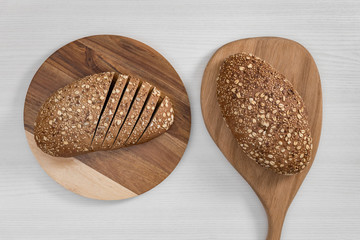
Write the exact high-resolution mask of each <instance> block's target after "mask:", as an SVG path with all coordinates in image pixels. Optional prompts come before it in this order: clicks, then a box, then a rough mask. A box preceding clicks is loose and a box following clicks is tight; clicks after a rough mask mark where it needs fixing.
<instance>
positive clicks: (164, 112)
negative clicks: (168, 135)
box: [137, 96, 174, 143]
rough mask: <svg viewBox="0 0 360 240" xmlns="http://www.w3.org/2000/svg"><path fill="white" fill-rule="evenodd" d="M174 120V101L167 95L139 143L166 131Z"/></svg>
mask: <svg viewBox="0 0 360 240" xmlns="http://www.w3.org/2000/svg"><path fill="white" fill-rule="evenodd" d="M173 122H174V109H173V105H172V102H171V101H170V99H169V98H168V97H167V96H166V97H165V98H164V100H163V101H162V102H161V104H160V106H159V107H158V108H157V110H156V112H155V115H154V116H153V117H152V119H151V122H150V124H149V125H148V127H147V128H146V130H145V132H144V133H143V135H142V136H141V137H140V139H139V141H138V142H137V143H144V142H147V141H149V140H151V139H153V138H154V137H155V136H159V135H161V134H163V133H164V132H166V131H167V130H168V129H169V128H170V126H171V125H172V124H173Z"/></svg>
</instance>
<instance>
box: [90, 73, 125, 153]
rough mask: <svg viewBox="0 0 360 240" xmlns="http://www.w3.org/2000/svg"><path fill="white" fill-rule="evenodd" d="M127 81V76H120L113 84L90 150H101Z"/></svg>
mask: <svg viewBox="0 0 360 240" xmlns="http://www.w3.org/2000/svg"><path fill="white" fill-rule="evenodd" d="M127 79H128V76H126V75H122V74H120V75H118V78H117V80H116V82H115V83H114V87H113V88H112V90H111V93H110V97H109V99H108V101H107V104H106V106H105V108H104V112H103V114H102V115H101V118H100V121H99V124H98V127H97V129H96V131H95V136H94V138H93V140H92V143H91V148H92V150H94V151H96V150H99V149H101V146H102V143H103V141H104V139H105V136H106V133H107V130H108V128H109V126H110V124H111V121H112V119H113V117H114V114H115V112H116V108H117V105H118V103H119V100H120V98H121V95H122V94H123V91H124V88H125V86H126V84H127Z"/></svg>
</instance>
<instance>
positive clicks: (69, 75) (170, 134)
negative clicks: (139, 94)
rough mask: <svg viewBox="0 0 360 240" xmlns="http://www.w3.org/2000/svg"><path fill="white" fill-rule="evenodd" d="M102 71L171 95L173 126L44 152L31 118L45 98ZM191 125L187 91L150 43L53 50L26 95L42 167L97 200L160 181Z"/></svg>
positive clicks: (111, 42)
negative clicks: (99, 146) (132, 141)
mask: <svg viewBox="0 0 360 240" xmlns="http://www.w3.org/2000/svg"><path fill="white" fill-rule="evenodd" d="M106 71H114V72H121V73H125V74H131V75H134V76H137V77H139V78H142V79H144V80H145V81H148V82H149V83H151V84H152V85H154V86H156V87H158V88H159V89H160V90H161V91H162V93H163V94H164V95H167V96H169V97H170V99H171V100H172V102H173V104H174V111H175V119H174V124H173V125H172V127H171V128H170V129H169V130H168V131H167V132H166V133H165V134H163V135H161V136H159V137H157V138H155V139H153V140H151V141H149V142H147V143H143V144H139V145H135V146H131V147H126V148H122V149H119V150H113V151H99V152H93V153H88V154H84V155H80V156H76V157H72V158H57V157H52V156H50V155H47V154H45V153H43V152H42V151H41V150H40V149H39V148H38V147H37V145H36V143H35V140H34V136H33V132H34V122H35V119H36V116H37V113H38V110H39V109H40V107H41V105H42V104H43V102H44V101H45V100H46V99H47V98H48V97H49V96H50V95H51V94H52V93H53V92H54V91H55V90H57V89H59V88H61V87H64V86H65V85H67V84H69V83H71V82H73V81H74V80H77V79H79V78H82V77H85V76H87V75H91V74H95V73H100V72H106ZM190 124H191V115H190V103H189V99H188V95H187V93H186V89H185V87H184V84H183V82H182V81H181V79H180V77H179V75H178V74H177V73H176V71H175V69H174V68H173V67H172V66H171V65H170V63H169V62H168V61H167V60H166V59H165V58H164V57H163V56H161V55H160V54H159V53H158V52H157V51H155V50H154V49H152V48H151V47H149V46H147V45H145V44H143V43H141V42H139V41H136V40H134V39H130V38H126V37H121V36H115V35H97V36H90V37H85V38H82V39H79V40H76V41H74V42H71V43H69V44H67V45H65V46H64V47H62V48H60V49H59V50H57V51H56V52H55V53H53V54H52V55H51V56H50V57H49V58H48V59H47V60H46V61H45V62H44V63H43V64H42V65H41V67H40V68H39V70H38V71H37V72H36V74H35V76H34V78H33V79H32V81H31V83H30V86H29V89H28V92H27V95H26V99H25V107H24V127H25V134H26V137H27V140H28V142H29V145H30V148H31V150H32V152H33V153H34V155H35V157H36V159H37V160H38V162H39V163H40V166H41V167H42V168H43V169H44V170H45V171H46V172H47V174H48V175H49V176H50V177H52V178H53V179H54V180H55V181H56V182H58V183H59V184H60V185H62V186H63V187H65V188H66V189H68V190H70V191H72V192H74V193H77V194H80V195H82V196H85V197H88V198H94V199H100V200H118V199H126V198H131V197H134V196H137V195H140V194H142V193H144V192H146V191H148V190H150V189H152V188H153V187H155V186H156V185H158V184H159V183H160V182H162V181H163V180H164V179H165V178H166V177H167V176H169V174H170V173H171V172H172V171H173V170H174V169H175V167H176V165H177V164H178V163H179V161H180V159H181V157H182V155H183V154H184V151H185V148H186V146H187V142H188V140H189V135H190Z"/></svg>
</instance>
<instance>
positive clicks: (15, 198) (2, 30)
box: [0, 0, 360, 240]
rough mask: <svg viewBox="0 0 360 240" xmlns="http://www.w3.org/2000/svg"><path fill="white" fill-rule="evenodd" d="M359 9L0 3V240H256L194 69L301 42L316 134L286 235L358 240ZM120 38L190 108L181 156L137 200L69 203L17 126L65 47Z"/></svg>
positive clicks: (280, 1)
mask: <svg viewBox="0 0 360 240" xmlns="http://www.w3.org/2000/svg"><path fill="white" fill-rule="evenodd" d="M359 12H360V2H359V1H357V0H347V1H330V0H329V1H324V0H320V1H313V0H302V1H288V0H274V1H258V0H252V1H236V0H233V1H209V0H201V1H194V0H184V1H173V2H171V1H167V0H157V1H115V0H114V1H89V0H86V1H85V0H83V1H75V0H72V1H49V0H32V1H26V0H2V1H0V76H1V78H0V81H1V82H0V83H1V88H0V136H1V137H0V146H1V147H0V149H1V159H0V239H38V240H41V239H134V240H135V239H154V240H155V239H156V240H159V239H161V240H168V239H203V240H208V239H221V240H223V239H264V238H265V236H266V231H267V220H266V215H265V212H264V210H263V208H262V206H261V204H260V202H259V200H258V199H257V197H256V195H255V194H254V192H253V191H252V190H251V188H250V187H249V186H248V185H247V183H246V182H245V181H244V180H243V179H242V178H241V176H240V175H238V173H237V172H236V171H235V170H234V169H233V168H232V167H231V166H230V164H229V163H228V162H227V161H226V159H225V158H224V157H223V156H222V154H221V152H220V151H219V150H218V149H217V147H216V146H215V144H214V143H213V142H212V139H211V138H210V136H209V134H208V133H207V131H206V128H205V125H204V123H203V120H202V116H201V111H200V85H201V78H202V73H203V70H204V68H205V65H206V64H207V62H208V60H209V58H210V56H211V55H212V54H213V53H214V51H215V50H216V49H217V48H219V47H220V46H221V45H223V44H225V43H227V42H229V41H233V40H236V39H240V38H247V37H256V36H280V37H285V38H290V39H293V40H295V41H298V42H300V43H301V44H303V45H304V46H305V47H307V49H308V50H309V51H310V52H311V53H312V55H313V57H314V59H315V61H316V62H317V65H318V68H319V71H320V75H321V80H322V87H323V97H324V99H323V100H324V114H323V131H322V139H321V141H320V146H319V151H318V154H317V157H316V160H315V163H314V165H313V167H312V170H311V171H310V173H309V175H308V177H307V178H306V179H305V182H304V184H303V186H302V187H301V189H300V191H299V193H298V195H297V197H296V198H295V200H294V202H293V204H292V206H291V208H290V209H289V212H288V215H287V218H286V220H285V224H284V228H283V239H301V240H303V239H360V173H359V172H360V146H359V144H360V93H359V91H360V14H359ZM94 34H118V35H123V36H128V37H131V38H135V39H137V40H140V41H142V42H144V43H146V44H148V45H150V46H152V47H153V48H155V49H156V50H158V51H159V52H160V53H161V54H163V55H164V56H165V57H166V58H167V59H168V60H169V61H170V62H171V64H172V65H173V66H174V67H175V69H176V70H177V71H178V73H179V75H180V76H181V78H182V80H183V81H184V83H185V86H186V88H187V90H188V94H189V97H190V102H191V108H192V132H191V137H190V142H189V145H188V148H187V150H186V152H185V155H184V156H183V159H182V161H181V162H180V164H179V165H178V167H177V168H176V170H175V171H174V172H173V173H172V174H171V175H170V177H169V178H168V179H166V180H165V181H164V182H163V183H162V184H160V185H159V186H158V187H156V188H154V189H153V190H151V191H150V192H148V193H146V194H143V195H141V196H139V197H137V198H134V199H131V200H125V201H116V202H102V201H96V200H90V199H86V198H83V197H80V196H78V195H75V194H73V193H71V192H69V191H67V190H65V189H64V188H63V187H61V186H59V185H58V184H56V183H55V182H54V181H53V180H52V179H51V178H49V177H48V176H47V175H46V173H45V172H44V171H43V170H42V169H41V168H40V166H39V165H38V163H37V161H36V159H35V158H34V157H33V155H32V153H31V152H30V149H29V147H28V145H27V142H26V139H25V135H24V130H23V117H22V116H23V103H24V98H25V94H26V90H27V87H28V84H29V83H30V81H31V79H32V77H33V75H34V74H35V72H36V70H37V69H38V67H39V66H40V65H41V63H42V62H43V61H44V60H45V59H46V58H47V57H48V56H49V55H50V54H51V53H52V52H53V51H55V50H56V49H57V48H59V47H61V46H62V45H64V44H66V43H68V42H70V41H72V40H75V39H77V38H81V37H84V36H88V35H94Z"/></svg>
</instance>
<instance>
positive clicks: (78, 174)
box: [25, 130, 137, 200]
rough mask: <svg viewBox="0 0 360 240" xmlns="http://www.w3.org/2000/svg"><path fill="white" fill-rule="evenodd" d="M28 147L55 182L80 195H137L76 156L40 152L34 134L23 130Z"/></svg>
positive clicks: (114, 197)
mask: <svg viewBox="0 0 360 240" xmlns="http://www.w3.org/2000/svg"><path fill="white" fill-rule="evenodd" d="M25 135H26V139H27V141H28V143H29V146H30V149H31V151H32V153H33V154H34V156H35V157H36V159H37V161H38V162H39V164H40V166H41V167H42V168H43V169H44V171H45V172H46V173H47V174H48V175H49V176H50V177H51V178H52V179H54V180H55V181H56V182H57V183H59V184H60V185H62V186H63V187H64V188H66V189H67V190H69V191H71V192H74V193H77V194H79V195H81V196H84V197H87V198H92V199H97V200H121V199H127V198H132V197H135V196H137V194H136V193H134V192H132V191H131V190H129V189H127V188H125V187H124V186H122V185H120V184H118V183H116V182H115V181H113V180H111V179H110V178H108V177H106V176H105V175H103V174H101V173H99V172H98V171H96V170H94V169H93V168H91V167H89V166H87V165H86V164H84V163H82V162H81V161H79V160H77V159H76V158H58V157H52V156H49V155H47V154H46V153H44V152H42V151H41V149H39V148H38V147H37V145H36V143H35V139H34V135H33V134H32V133H30V132H28V131H26V130H25Z"/></svg>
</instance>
